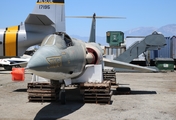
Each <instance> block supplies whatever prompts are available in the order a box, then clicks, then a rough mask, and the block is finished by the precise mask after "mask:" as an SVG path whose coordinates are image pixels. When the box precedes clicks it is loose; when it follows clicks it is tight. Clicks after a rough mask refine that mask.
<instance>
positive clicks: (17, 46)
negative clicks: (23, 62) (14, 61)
mask: <svg viewBox="0 0 176 120" xmlns="http://www.w3.org/2000/svg"><path fill="white" fill-rule="evenodd" d="M64 7H65V6H64V0H49V2H47V0H38V1H37V3H36V6H35V8H34V10H33V12H32V13H31V14H29V15H28V17H27V18H26V20H25V21H24V22H23V23H21V24H20V25H17V26H12V27H7V28H5V29H0V57H1V58H5V57H6V58H7V57H15V56H22V55H23V54H24V52H25V51H26V50H27V48H29V47H30V46H33V45H37V44H40V43H41V42H42V40H43V39H44V38H45V37H46V36H47V35H49V34H52V33H55V32H56V31H65V14H64V13H65V11H64V10H65V9H64Z"/></svg>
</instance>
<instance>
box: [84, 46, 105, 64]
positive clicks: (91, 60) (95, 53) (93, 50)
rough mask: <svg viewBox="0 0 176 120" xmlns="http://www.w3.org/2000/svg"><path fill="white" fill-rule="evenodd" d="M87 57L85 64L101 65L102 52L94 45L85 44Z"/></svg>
mask: <svg viewBox="0 0 176 120" xmlns="http://www.w3.org/2000/svg"><path fill="white" fill-rule="evenodd" d="M86 49H87V55H86V61H87V64H101V63H102V60H103V56H102V53H103V50H102V49H101V47H100V46H99V45H98V44H96V43H86Z"/></svg>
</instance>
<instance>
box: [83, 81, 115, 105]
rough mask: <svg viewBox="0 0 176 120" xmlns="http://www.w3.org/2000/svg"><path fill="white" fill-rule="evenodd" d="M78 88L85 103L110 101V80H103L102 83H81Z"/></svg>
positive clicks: (108, 102) (107, 102)
mask: <svg viewBox="0 0 176 120" xmlns="http://www.w3.org/2000/svg"><path fill="white" fill-rule="evenodd" d="M80 90H81V92H82V93H83V96H84V99H83V100H84V102H85V103H90V102H91V103H106V104H110V103H111V96H112V91H111V82H110V81H103V82H102V83H89V82H86V83H82V84H80Z"/></svg>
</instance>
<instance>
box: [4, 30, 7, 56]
mask: <svg viewBox="0 0 176 120" xmlns="http://www.w3.org/2000/svg"><path fill="white" fill-rule="evenodd" d="M7 29H8V28H6V29H5V31H4V35H3V56H5V34H6V31H7Z"/></svg>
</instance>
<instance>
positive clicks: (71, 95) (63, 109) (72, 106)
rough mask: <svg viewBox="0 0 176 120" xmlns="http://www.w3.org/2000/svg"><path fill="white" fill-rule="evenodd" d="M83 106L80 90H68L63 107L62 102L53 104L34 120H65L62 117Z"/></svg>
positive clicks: (43, 109)
mask: <svg viewBox="0 0 176 120" xmlns="http://www.w3.org/2000/svg"><path fill="white" fill-rule="evenodd" d="M83 105H84V103H83V99H82V96H81V95H80V91H79V89H77V88H76V89H67V90H66V104H65V105H62V104H61V103H60V101H57V102H51V104H49V105H47V106H45V107H44V108H42V109H41V110H40V111H39V112H38V113H37V114H36V116H35V119H34V120H57V119H61V120H65V119H62V117H64V116H67V115H69V114H71V113H73V112H75V111H77V110H79V109H80V108H81V107H82V106H83Z"/></svg>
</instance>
